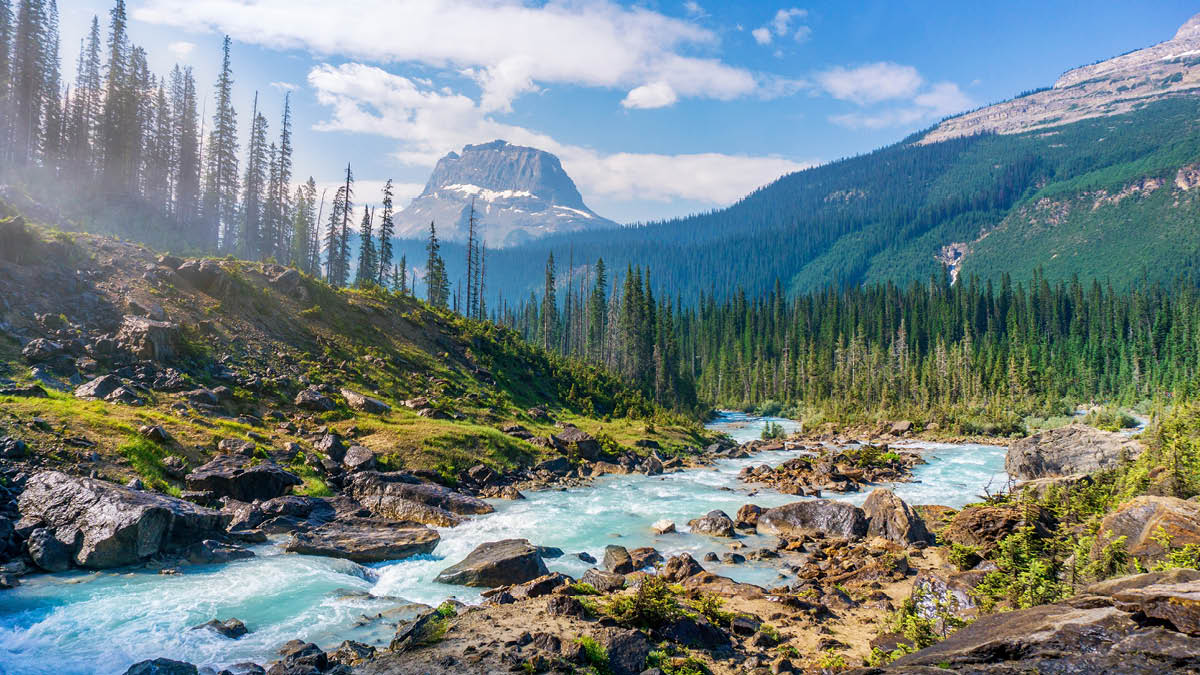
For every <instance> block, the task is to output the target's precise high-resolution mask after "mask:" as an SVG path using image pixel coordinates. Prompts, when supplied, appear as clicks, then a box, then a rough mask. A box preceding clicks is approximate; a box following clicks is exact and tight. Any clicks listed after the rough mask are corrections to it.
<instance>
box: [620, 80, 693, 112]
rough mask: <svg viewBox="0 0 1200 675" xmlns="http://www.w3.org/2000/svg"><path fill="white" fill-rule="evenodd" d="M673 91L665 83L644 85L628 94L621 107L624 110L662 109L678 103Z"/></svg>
mask: <svg viewBox="0 0 1200 675" xmlns="http://www.w3.org/2000/svg"><path fill="white" fill-rule="evenodd" d="M678 100H679V97H678V96H676V95H675V90H674V89H672V88H671V85H669V84H667V83H666V82H654V83H651V84H644V85H642V86H640V87H638V88H637V89H634V90H633V91H631V92H629V95H628V96H626V97H625V100H623V101H621V105H623V106H625V107H626V108H664V107H666V106H669V105H672V104H674V103H675V101H678Z"/></svg>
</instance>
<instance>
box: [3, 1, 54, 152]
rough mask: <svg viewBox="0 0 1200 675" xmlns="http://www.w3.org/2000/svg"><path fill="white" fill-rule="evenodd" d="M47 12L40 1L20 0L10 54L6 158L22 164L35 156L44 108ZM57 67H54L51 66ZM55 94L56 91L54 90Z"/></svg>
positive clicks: (39, 139)
mask: <svg viewBox="0 0 1200 675" xmlns="http://www.w3.org/2000/svg"><path fill="white" fill-rule="evenodd" d="M49 30H50V27H49V15H48V13H47V8H46V4H45V2H44V0H20V2H19V3H18V4H17V21H16V29H15V31H14V35H13V46H12V50H13V54H12V84H11V90H10V91H11V93H10V95H11V99H12V104H11V105H12V117H11V119H12V130H11V132H10V134H11V136H10V137H11V144H12V145H11V147H12V150H11V153H10V158H11V161H12V163H13V164H14V165H16V166H24V165H27V164H30V163H31V162H33V161H35V160H36V159H37V155H38V151H39V148H40V145H41V140H42V133H43V131H44V130H43V128H42V114H43V113H44V112H45V108H46V98H47V96H46V81H47V75H46V71H47V68H48V65H49V64H48V63H47V53H46V51H47V50H46V43H47V41H48V39H49ZM55 67H57V66H55ZM55 95H56V96H57V92H55Z"/></svg>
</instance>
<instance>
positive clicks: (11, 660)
mask: <svg viewBox="0 0 1200 675" xmlns="http://www.w3.org/2000/svg"><path fill="white" fill-rule="evenodd" d="M767 422H774V423H778V424H781V425H783V426H784V428H785V430H788V431H792V430H795V428H796V427H795V423H794V422H791V421H790V420H784V419H778V418H763V417H752V416H748V415H744V414H742V413H736V412H724V413H721V414H719V415H718V417H717V418H716V419H715V420H713V422H711V423H710V424H709V425H708V426H709V427H710V428H713V429H718V430H721V431H725V432H726V433H728V434H730V435H731V436H732V437H733V438H734V439H735V440H738V441H739V442H742V441H747V440H751V439H754V438H758V437H759V436H760V435H761V433H762V429H763V427H764V425H765V424H767ZM909 447H914V448H919V449H920V450H921V451H922V452H923V455H924V457H925V460H926V462H927V463H926V464H923V465H919V466H917V467H916V469H915V475H916V480H915V481H914V482H912V483H897V484H895V485H889V487H892V488H893V489H894V490H895V492H896V494H897V495H898V496H900V497H901V498H902V499H904V500H905V501H907V502H909V503H910V504H944V505H946V506H952V507H960V506H962V505H964V504H966V503H969V502H972V501H976V500H977V499H978V496H979V495H982V494H983V493H984V491H985V490H989V489H990V490H992V491H996V490H998V489H1000V488H1002V487H1003V486H1004V483H1005V480H1006V475H1005V474H1004V449H1003V448H999V447H996V446H985V445H950V444H936V443H912V444H909ZM799 454H800V452H799V451H776V452H765V453H760V454H757V455H755V456H754V457H751V458H747V459H732V460H721V461H719V462H717V463H715V464H714V465H712V466H710V467H705V468H701V469H690V470H687V471H682V472H678V473H674V474H668V475H664V476H641V475H619V476H605V477H603V478H600V479H598V480H597V481H595V482H594V483H593V484H592V485H590V486H588V487H581V488H571V489H564V490H545V491H539V492H530V493H528V494H527V495H526V497H527V499H524V500H518V501H503V500H494V501H492V504H493V505H494V506H495V507H496V512H495V513H491V514H488V515H484V516H476V517H474V518H473V519H471V520H470V521H468V522H466V523H464V524H462V525H460V526H458V527H456V528H440V529H439V532H440V534H441V536H442V540H441V543H439V544H438V547H437V549H435V550H434V552H433V553H432V554H430V555H422V556H417V557H414V558H409V559H406V560H402V561H397V562H392V563H381V564H377V565H370V566H363V565H358V564H356V563H352V562H349V561H345V560H337V559H333V558H322V557H314V556H304V555H295V554H286V553H283V552H282V549H281V545H282V543H283V541H285V539H286V538H279V539H276V540H272V541H271V542H269V543H266V544H262V545H259V546H256V547H254V551H255V553H256V554H257V556H256V557H254V558H252V559H248V560H243V561H238V562H234V563H230V564H226V565H200V566H184V567H182V568H180V573H178V574H174V575H161V574H158V573H157V572H155V571H148V570H116V571H106V572H81V571H77V572H68V573H63V574H54V575H40V576H31V577H25V578H24V579H22V581H23V583H22V585H21V586H20V587H18V588H16V589H13V590H9V591H3V592H0V674H2V675H9V674H11V675H17V674H20V675H26V674H29V675H34V674H37V675H43V674H44V675H51V674H54V675H59V674H62V675H68V674H71V675H73V674H80V675H83V674H88V675H90V674H93V673H101V674H108V673H118V674H119V673H123V672H124V671H125V669H126V668H128V666H129V665H131V664H132V663H135V662H137V661H141V660H144V659H152V658H156V657H160V656H165V657H168V658H173V659H178V660H182V661H189V662H191V663H195V664H198V665H209V666H213V667H216V668H220V667H223V666H227V665H230V664H233V663H237V662H239V661H255V662H258V663H262V664H266V663H269V662H270V661H272V660H273V659H274V658H275V654H276V650H277V649H278V648H279V646H280V645H281V644H282V643H284V642H286V641H287V640H291V639H294V638H299V639H302V640H306V641H310V642H315V643H317V644H318V645H320V646H321V647H323V648H327V649H328V648H332V647H334V646H336V645H337V644H338V643H340V642H341V641H342V640H345V639H353V640H359V641H362V642H369V643H374V644H386V643H387V641H388V639H390V637H391V634H392V633H393V632H394V624H395V623H396V621H398V620H399V619H403V618H408V617H410V616H412V615H414V614H415V613H416V612H417V611H418V610H419V609H420V606H419V605H415V604H414V603H422V604H426V605H436V604H438V603H439V602H441V601H442V600H444V599H446V598H449V597H454V598H457V599H459V600H462V601H464V602H477V601H478V600H479V595H478V592H477V591H476V590H475V589H469V588H464V587H461V586H447V585H443V584H438V583H434V581H433V578H434V576H435V575H436V574H437V573H438V572H439V571H440V570H442V569H444V568H445V567H448V566H449V565H451V564H453V563H455V562H457V561H458V560H461V559H462V558H463V557H464V556H466V555H467V553H469V552H470V551H471V550H472V549H473V548H475V546H477V545H478V544H480V543H482V542H485V541H494V540H497V539H507V538H513V537H523V538H527V539H529V540H530V541H532V542H533V543H535V544H539V545H542V546H553V547H557V548H561V549H562V550H563V551H564V555H563V556H562V557H560V558H555V559H550V560H547V561H546V563H547V566H548V567H549V568H550V569H551V570H554V571H560V572H564V573H566V574H570V575H571V576H576V577H577V576H579V575H581V574H582V573H583V572H584V571H585V570H586V569H588V568H589V567H591V565H590V564H588V563H585V562H583V561H582V560H580V559H579V557H578V556H577V555H576V554H578V553H580V552H586V553H589V554H591V555H592V556H595V557H596V558H597V559H599V558H602V557H603V554H604V547H605V546H607V545H609V544H620V545H622V546H625V547H626V548H630V549H632V548H635V547H638V546H654V547H655V548H657V549H658V550H659V551H660V552H662V553H663V554H664V555H671V554H675V553H679V552H682V551H688V552H690V553H691V554H692V555H693V556H695V557H696V558H697V559H699V558H700V556H701V555H702V554H703V553H705V552H708V551H714V552H716V553H718V554H720V553H722V552H723V551H725V550H727V548H726V547H727V544H728V542H727V541H720V540H716V539H713V538H710V537H705V536H701V535H693V534H690V533H689V532H687V521H688V520H691V519H692V518H697V517H700V516H702V515H704V514H705V513H707V512H708V511H711V510H713V509H721V510H724V511H725V512H726V513H728V514H730V515H733V514H734V513H736V512H737V509H738V508H739V507H740V506H742V505H743V504H746V503H754V504H758V505H759V506H763V507H771V506H779V505H781V504H786V503H789V502H792V501H796V500H797V499H802V498H800V497H795V496H789V495H784V494H780V493H778V492H775V491H774V490H770V489H763V488H759V489H757V490H756V486H752V485H746V484H744V483H741V482H740V481H738V479H737V473H738V471H740V470H741V469H742V468H743V467H746V466H751V465H759V464H764V463H765V464H770V465H772V466H774V465H777V464H780V463H782V462H784V461H786V460H788V459H790V458H792V457H795V456H797V455H799ZM752 492H753V493H755V494H753V495H751V494H750V493H752ZM867 494H868V491H864V492H861V493H850V494H846V495H829V496H830V497H831V498H834V499H840V500H844V501H847V502H851V503H854V504H861V503H862V501H863V500H864V499H866V496H867ZM664 518H665V519H669V520H672V521H674V522H675V523H676V525H677V527H678V529H679V532H677V533H671V534H665V535H655V534H654V533H653V532H651V530H650V524H651V523H653V522H655V521H657V520H660V519H664ZM740 541H741V542H742V543H744V544H746V546H747V547H750V548H753V547H755V546H757V545H769V544H770V540H769V538H759V537H757V536H753V535H752V536H749V537H744V538H741V539H740ZM703 564H704V566H705V568H706V569H709V570H711V571H713V572H716V573H718V574H722V575H725V576H729V577H731V578H733V579H736V580H738V581H745V582H749V583H756V584H763V585H772V584H776V583H781V582H784V581H785V579H786V577H784V576H781V575H782V574H783V573H785V572H786V571H785V570H781V569H779V567H780V566H779V565H778V564H770V563H769V562H768V563H746V564H741V565H725V564H720V563H703ZM230 617H237V618H238V619H241V620H242V621H243V622H245V624H246V626H247V627H248V628H249V629H250V631H251V632H250V633H249V634H247V635H245V636H243V637H242V638H239V639H237V640H229V639H227V638H223V637H221V636H219V635H217V634H216V633H215V632H213V631H209V630H190V627H192V626H195V625H198V624H201V623H203V622H205V621H208V620H209V619H212V618H219V619H222V620H223V619H227V618H230Z"/></svg>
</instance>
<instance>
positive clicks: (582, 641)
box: [578, 635, 610, 675]
mask: <svg viewBox="0 0 1200 675" xmlns="http://www.w3.org/2000/svg"><path fill="white" fill-rule="evenodd" d="M578 642H579V646H580V647H583V658H584V659H586V660H587V662H588V665H590V666H592V668H595V669H596V672H597V673H600V674H601V675H607V673H609V672H610V671H609V667H608V650H607V649H605V648H604V646H603V645H601V644H600V643H599V642H596V639H595V638H593V637H591V636H590V635H584V636H583V637H581V638H579V640H578Z"/></svg>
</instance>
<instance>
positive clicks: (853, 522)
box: [758, 499, 867, 539]
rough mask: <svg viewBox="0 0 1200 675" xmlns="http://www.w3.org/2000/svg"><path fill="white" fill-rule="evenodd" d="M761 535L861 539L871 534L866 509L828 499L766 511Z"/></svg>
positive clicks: (759, 523) (760, 520) (796, 503)
mask: <svg viewBox="0 0 1200 675" xmlns="http://www.w3.org/2000/svg"><path fill="white" fill-rule="evenodd" d="M758 532H759V534H774V535H779V536H797V535H801V534H808V535H811V534H820V535H833V536H838V537H844V538H847V539H859V538H861V537H862V536H864V535H865V534H866V533H867V517H866V515H865V514H864V513H863V511H862V509H860V508H858V507H856V506H853V505H851V504H846V503H844V502H835V501H830V500H828V499H812V500H808V501H803V502H793V503H791V504H785V505H784V506H777V507H775V508H773V509H767V510H766V511H763V512H762V514H760V515H759V517H758Z"/></svg>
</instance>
